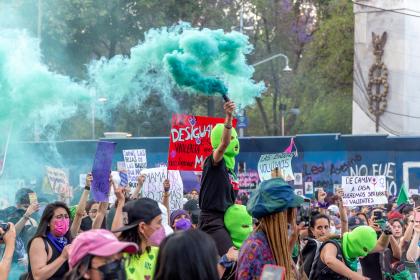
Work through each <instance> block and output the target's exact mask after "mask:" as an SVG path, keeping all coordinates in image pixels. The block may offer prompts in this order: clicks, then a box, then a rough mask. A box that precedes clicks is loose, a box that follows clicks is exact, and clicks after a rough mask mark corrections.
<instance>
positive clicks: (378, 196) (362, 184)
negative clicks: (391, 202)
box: [341, 176, 388, 206]
mask: <svg viewBox="0 0 420 280" xmlns="http://www.w3.org/2000/svg"><path fill="white" fill-rule="evenodd" d="M341 178H342V179H341V180H342V181H341V183H342V184H341V185H342V188H343V191H344V195H343V202H344V203H343V204H344V206H360V205H378V204H386V203H388V198H387V195H386V178H385V176H343V177H341Z"/></svg>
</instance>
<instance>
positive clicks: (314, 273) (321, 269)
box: [309, 239, 347, 280]
mask: <svg viewBox="0 0 420 280" xmlns="http://www.w3.org/2000/svg"><path fill="white" fill-rule="evenodd" d="M318 242H319V241H318ZM319 243H321V242H319ZM329 243H332V244H334V245H335V247H336V248H337V259H338V260H340V261H343V259H344V258H343V251H342V249H341V245H340V244H339V242H338V241H336V240H333V239H332V240H328V241H326V242H324V243H322V244H321V246H320V247H317V250H316V253H315V258H314V260H313V262H312V268H311V272H310V274H309V280H314V279H317V278H315V277H319V276H320V275H318V272H319V274H322V275H324V276H326V277H328V278H325V279H331V280H332V279H336V280H338V279H339V280H341V279H347V278H346V277H344V276H341V275H339V274H337V273H335V272H333V271H332V270H331V269H330V268H328V267H327V266H326V265H325V264H323V267H321V266H320V263H322V261H321V251H322V249H323V248H324V246H325V245H327V244H329ZM318 270H319V271H318ZM329 272H330V273H331V274H332V275H328V273H329Z"/></svg>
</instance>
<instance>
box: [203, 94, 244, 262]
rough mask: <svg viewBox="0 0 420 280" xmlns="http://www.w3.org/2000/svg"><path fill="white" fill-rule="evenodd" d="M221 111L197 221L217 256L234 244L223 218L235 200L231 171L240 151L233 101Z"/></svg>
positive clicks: (233, 178)
mask: <svg viewBox="0 0 420 280" xmlns="http://www.w3.org/2000/svg"><path fill="white" fill-rule="evenodd" d="M224 110H225V113H226V119H225V123H224V124H217V125H216V126H215V127H214V128H213V130H212V131H211V136H210V138H211V144H212V147H213V153H212V154H211V155H209V156H208V157H207V158H206V160H205V161H204V166H203V175H202V177H201V190H200V196H199V205H200V209H201V214H200V219H199V224H198V226H199V229H201V230H202V231H204V232H206V233H208V234H209V235H210V236H211V237H212V238H213V239H214V241H215V242H216V245H217V250H218V253H219V255H220V256H223V255H224V254H226V253H227V251H228V250H229V248H231V247H232V246H233V243H232V240H231V238H230V236H229V233H228V231H227V230H226V228H225V225H224V221H223V218H224V214H225V211H226V209H227V208H229V206H231V205H232V204H234V203H235V199H236V195H235V188H237V187H238V186H239V184H238V180H237V177H236V174H235V172H234V167H235V156H236V155H238V154H239V140H238V136H237V133H236V131H235V129H234V128H232V120H233V112H234V111H235V104H234V103H233V102H231V101H229V102H226V103H225V104H224Z"/></svg>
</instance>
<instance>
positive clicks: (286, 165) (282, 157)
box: [258, 153, 295, 181]
mask: <svg viewBox="0 0 420 280" xmlns="http://www.w3.org/2000/svg"><path fill="white" fill-rule="evenodd" d="M293 156H294V154H292V153H277V154H266V155H261V157H260V160H259V161H258V175H259V176H260V179H261V181H265V180H269V179H271V170H273V169H274V168H276V167H278V168H279V170H281V172H282V173H283V176H284V180H286V181H292V180H294V179H295V177H294V175H293V169H292V158H293Z"/></svg>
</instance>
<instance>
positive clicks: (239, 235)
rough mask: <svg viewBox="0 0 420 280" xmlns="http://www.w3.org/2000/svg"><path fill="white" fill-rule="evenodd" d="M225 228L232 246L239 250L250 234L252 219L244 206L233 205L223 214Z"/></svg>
mask: <svg viewBox="0 0 420 280" xmlns="http://www.w3.org/2000/svg"><path fill="white" fill-rule="evenodd" d="M225 227H226V229H227V230H228V232H229V234H230V238H232V242H233V245H234V246H235V247H236V248H237V249H239V248H241V246H242V243H243V242H244V241H245V240H246V239H247V238H248V236H249V234H250V233H251V232H252V217H251V215H249V214H248V211H246V207H245V206H244V205H238V204H233V205H232V206H230V207H229V208H228V209H227V210H226V213H225Z"/></svg>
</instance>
